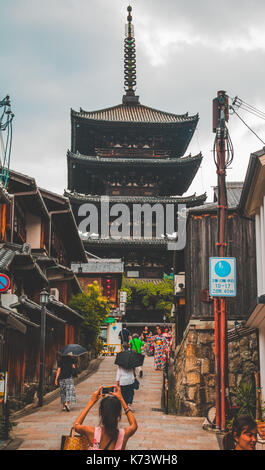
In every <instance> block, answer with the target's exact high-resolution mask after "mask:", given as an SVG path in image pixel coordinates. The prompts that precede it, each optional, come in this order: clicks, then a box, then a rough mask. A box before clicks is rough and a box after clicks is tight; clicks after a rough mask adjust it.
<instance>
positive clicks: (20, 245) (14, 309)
mask: <svg viewBox="0 0 265 470" xmlns="http://www.w3.org/2000/svg"><path fill="white" fill-rule="evenodd" d="M0 189H1V190H0V197H1V199H0V217H1V232H0V272H1V273H4V274H6V275H8V277H9V278H10V280H11V286H10V289H9V290H8V291H7V292H6V293H3V294H1V295H0V305H1V307H0V310H1V315H0V317H1V318H0V319H1V321H0V323H1V327H0V335H1V337H2V338H4V339H3V341H4V343H3V342H2V345H1V349H2V350H3V353H4V354H3V358H4V361H5V362H4V364H2V362H1V361H0V365H1V366H2V367H5V368H7V370H8V393H9V397H15V398H16V399H19V398H21V397H22V396H23V394H24V395H25V393H26V390H28V389H30V390H36V387H37V384H38V376H39V354H40V324H41V306H40V305H39V296H40V292H41V291H42V290H43V289H44V288H45V289H46V290H47V291H48V292H49V293H50V298H49V304H48V305H47V325H46V348H45V383H46V386H50V385H53V384H54V374H55V368H56V361H57V352H58V351H59V350H60V348H61V347H62V346H64V345H65V344H68V343H74V342H77V340H78V334H79V327H80V324H81V322H82V321H83V317H82V316H81V315H79V314H78V313H77V312H75V311H74V310H72V309H71V308H70V307H69V306H68V305H67V304H68V302H69V300H70V297H71V295H72V294H75V293H78V292H82V288H81V286H80V284H79V282H78V279H77V277H76V275H75V273H74V272H73V271H72V270H71V262H72V261H80V262H84V261H86V255H85V251H84V247H83V244H82V241H81V240H80V237H79V234H78V230H77V226H76V223H75V219H74V216H73V213H72V210H71V207H70V204H69V200H68V199H67V198H65V197H64V196H59V195H56V194H54V193H51V192H49V191H46V190H42V189H40V188H39V187H38V186H37V184H36V182H35V180H34V178H31V177H29V176H26V175H22V174H20V173H17V172H14V171H10V174H9V180H8V185H7V190H6V191H4V190H3V188H0ZM20 324H21V325H22V326H21V325H20ZM5 370H6V369H5Z"/></svg>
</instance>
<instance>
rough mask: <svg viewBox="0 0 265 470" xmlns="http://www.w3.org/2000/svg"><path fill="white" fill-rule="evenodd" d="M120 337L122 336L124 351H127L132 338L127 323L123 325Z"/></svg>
mask: <svg viewBox="0 0 265 470" xmlns="http://www.w3.org/2000/svg"><path fill="white" fill-rule="evenodd" d="M118 336H119V338H120V341H121V348H122V350H123V351H126V349H127V348H128V346H129V341H130V338H131V333H130V331H129V330H128V328H127V325H126V323H124V324H123V325H122V329H121V331H120V332H119V335H118Z"/></svg>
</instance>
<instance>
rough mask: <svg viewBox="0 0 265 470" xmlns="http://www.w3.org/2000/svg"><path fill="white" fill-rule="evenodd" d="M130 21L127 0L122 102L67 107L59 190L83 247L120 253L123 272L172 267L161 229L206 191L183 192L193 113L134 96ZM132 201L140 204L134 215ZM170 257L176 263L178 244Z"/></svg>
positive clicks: (172, 231) (142, 274) (196, 161)
mask: <svg viewBox="0 0 265 470" xmlns="http://www.w3.org/2000/svg"><path fill="white" fill-rule="evenodd" d="M131 21H132V17H131V7H128V24H127V35H126V38H125V70H124V75H125V78H124V84H125V92H126V93H125V95H124V96H123V99H122V103H121V104H118V105H116V106H113V107H110V108H106V109H101V110H97V111H85V110H83V109H80V111H74V110H71V150H70V151H68V154H67V162H68V190H67V191H66V192H65V195H66V196H67V197H69V199H70V201H71V206H72V208H73V212H74V215H75V218H76V221H77V225H78V227H79V230H80V232H81V233H80V235H81V238H82V240H83V242H84V246H85V248H86V250H87V251H88V252H90V253H92V254H93V255H96V256H99V257H100V258H122V259H123V260H124V271H125V275H126V276H127V277H133V278H149V279H150V278H152V279H158V278H159V279H161V278H162V277H163V274H164V273H165V272H171V269H172V267H173V251H170V250H168V249H167V246H168V239H167V238H166V237H167V235H166V234H168V236H171V237H172V239H174V237H176V233H177V221H176V219H177V212H178V206H179V204H186V205H187V207H193V206H196V205H201V204H203V202H204V201H205V199H206V195H205V194H202V195H199V196H196V195H193V196H189V197H183V194H184V193H185V192H186V191H187V190H188V188H189V186H190V184H191V182H192V181H193V179H194V177H195V175H196V173H197V171H198V168H199V166H200V164H201V161H202V155H201V154H198V155H195V156H191V155H187V153H186V152H187V148H188V146H189V143H190V141H191V139H192V136H193V134H194V131H195V129H196V126H197V123H198V119H199V117H198V115H197V114H196V115H194V116H189V115H188V113H186V114H181V115H179V114H173V113H168V112H165V111H160V110H157V109H153V108H151V107H148V106H145V105H143V104H141V103H140V101H139V96H137V95H136V94H135V85H136V62H135V39H134V34H133V25H132V22H131ZM169 206H171V207H170V208H171V209H172V212H171V214H173V216H171V217H170V220H168V219H169V217H167V209H168V207H169ZM136 209H138V210H140V212H141V214H140V219H137V220H135V219H134V217H133V215H134V211H135V210H136ZM148 210H149V214H148V216H147V214H146V212H145V211H147V212H148ZM104 211H105V212H104ZM150 213H151V216H150ZM106 214H107V217H109V219H108V220H107V219H106ZM86 217H88V218H89V220H87V225H85V222H84V220H85V218H86ZM93 217H94V218H93ZM148 217H149V218H148ZM92 218H93V221H92ZM159 218H160V219H159ZM158 219H159V220H160V222H159V223H158ZM106 220H107V222H106ZM161 220H162V224H161ZM82 221H83V224H82V223H81V222H82ZM80 223H81V225H80ZM145 230H146V232H145ZM177 263H178V269H179V270H180V271H183V269H184V258H183V253H182V252H180V253H178V256H177Z"/></svg>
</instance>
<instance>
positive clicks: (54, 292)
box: [50, 287, 60, 302]
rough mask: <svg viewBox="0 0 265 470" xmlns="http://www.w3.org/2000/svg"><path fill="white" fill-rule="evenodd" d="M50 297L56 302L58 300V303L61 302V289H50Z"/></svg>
mask: <svg viewBox="0 0 265 470" xmlns="http://www.w3.org/2000/svg"><path fill="white" fill-rule="evenodd" d="M50 295H52V296H53V297H54V298H55V300H58V302H59V300H60V293H59V289H56V288H55V287H54V288H52V289H50Z"/></svg>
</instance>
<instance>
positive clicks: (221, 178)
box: [213, 91, 228, 431]
mask: <svg viewBox="0 0 265 470" xmlns="http://www.w3.org/2000/svg"><path fill="white" fill-rule="evenodd" d="M226 120H228V98H227V95H226V93H225V92H224V91H219V92H218V96H217V98H215V100H214V101H213V131H214V132H216V133H217V135H216V153H217V160H216V165H217V175H218V176H217V183H218V206H217V208H218V241H217V243H216V245H217V251H218V256H220V257H223V256H225V252H226V250H225V247H226V245H227V244H226V240H225V237H226V211H227V202H226V185H225V175H226V146H227V135H226V129H225V121H226ZM226 376H227V371H226V313H225V299H224V298H221V297H219V298H215V377H216V384H215V394H216V427H217V429H220V427H221V430H222V431H223V430H225V427H226V422H225V420H226V400H225V392H226V381H227V379H226Z"/></svg>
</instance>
